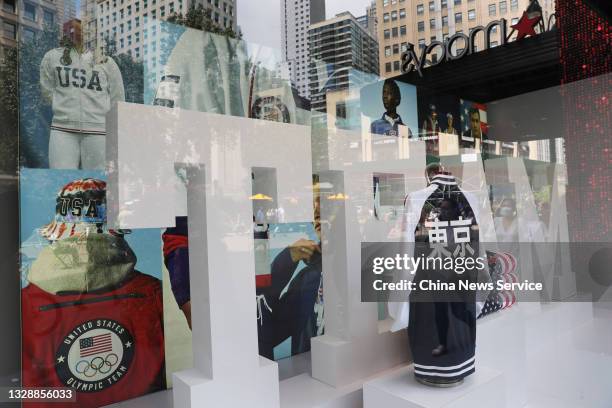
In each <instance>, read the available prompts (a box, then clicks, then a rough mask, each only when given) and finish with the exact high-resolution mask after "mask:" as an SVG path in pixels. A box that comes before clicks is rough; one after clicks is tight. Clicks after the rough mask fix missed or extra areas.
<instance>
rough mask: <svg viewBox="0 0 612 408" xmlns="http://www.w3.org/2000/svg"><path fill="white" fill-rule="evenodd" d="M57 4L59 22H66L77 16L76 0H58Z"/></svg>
mask: <svg viewBox="0 0 612 408" xmlns="http://www.w3.org/2000/svg"><path fill="white" fill-rule="evenodd" d="M56 4H57V18H58V20H59V24H64V23H66V22H68V21H70V20H72V19H75V18H76V17H77V10H76V8H77V6H76V1H75V0H57V3H56Z"/></svg>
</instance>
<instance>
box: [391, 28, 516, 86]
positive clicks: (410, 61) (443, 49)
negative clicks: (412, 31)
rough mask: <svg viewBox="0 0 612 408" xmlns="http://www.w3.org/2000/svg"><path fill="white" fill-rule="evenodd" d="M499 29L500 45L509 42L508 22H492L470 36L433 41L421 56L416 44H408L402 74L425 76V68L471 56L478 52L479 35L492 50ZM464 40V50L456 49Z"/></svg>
mask: <svg viewBox="0 0 612 408" xmlns="http://www.w3.org/2000/svg"><path fill="white" fill-rule="evenodd" d="M495 27H497V29H498V31H499V35H497V36H496V37H497V38H499V45H504V44H506V43H507V42H508V37H507V34H506V32H507V27H508V26H507V20H506V19H505V18H502V19H500V20H495V21H491V22H490V23H489V24H487V26H486V27H483V26H477V27H474V28H472V29H471V30H470V33H469V34H464V33H456V34H454V35H452V36H450V37H448V38H447V39H445V40H444V41H433V42H431V43H430V44H429V45H427V46H425V47H422V48H421V55H420V56H417V54H416V52H415V49H414V44H411V43H408V49H407V50H406V51H405V52H404V53H403V54H402V72H404V73H408V72H412V71H414V70H416V71H417V72H418V73H419V75H420V76H423V68H425V67H435V66H436V65H440V64H441V63H443V62H446V61H454V60H458V59H461V58H463V57H465V56H466V55H471V54H473V53H474V52H475V51H476V37H477V35H478V34H479V33H483V34H484V44H485V45H484V48H485V49H489V48H491V37H492V33H493V31H494V30H495ZM460 39H461V40H462V44H463V48H459V47H455V45H456V44H457V42H458V41H459V40H460ZM453 47H455V49H453ZM431 54H437V58H431V57H430V58H428V56H430V55H431Z"/></svg>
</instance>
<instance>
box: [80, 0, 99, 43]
mask: <svg viewBox="0 0 612 408" xmlns="http://www.w3.org/2000/svg"><path fill="white" fill-rule="evenodd" d="M81 29H82V30H83V32H82V34H81V35H82V36H83V46H84V47H85V48H86V49H90V50H95V49H96V38H97V37H98V30H96V0H81Z"/></svg>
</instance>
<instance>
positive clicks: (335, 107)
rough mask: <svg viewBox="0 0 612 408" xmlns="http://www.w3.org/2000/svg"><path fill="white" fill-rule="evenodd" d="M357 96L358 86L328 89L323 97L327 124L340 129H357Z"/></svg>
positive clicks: (358, 116)
mask: <svg viewBox="0 0 612 408" xmlns="http://www.w3.org/2000/svg"><path fill="white" fill-rule="evenodd" d="M359 96H360V95H359V88H350V90H349V88H345V89H339V90H334V91H328V92H327V95H326V98H325V103H326V112H327V123H328V125H329V126H330V127H335V128H340V129H359V127H360V125H361V123H360V121H361V112H360V109H359V106H360V99H359Z"/></svg>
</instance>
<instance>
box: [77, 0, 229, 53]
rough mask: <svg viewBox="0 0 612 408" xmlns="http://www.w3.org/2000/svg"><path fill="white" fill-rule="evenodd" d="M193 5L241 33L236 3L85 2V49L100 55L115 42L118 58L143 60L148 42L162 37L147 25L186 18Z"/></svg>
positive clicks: (203, 0) (170, 0) (162, 0)
mask: <svg viewBox="0 0 612 408" xmlns="http://www.w3.org/2000/svg"><path fill="white" fill-rule="evenodd" d="M192 4H194V5H196V6H197V5H198V4H202V5H203V6H204V8H205V9H208V10H210V13H211V19H212V21H213V23H215V24H217V25H219V26H220V27H223V28H231V29H233V30H237V20H236V15H237V14H236V0H195V1H190V0H186V1H183V0H159V1H158V0H125V1H123V0H119V1H117V0H83V5H82V14H83V27H84V31H85V32H84V34H83V37H84V39H85V45H86V46H87V47H88V48H92V49H95V50H96V53H97V54H98V55H100V54H102V53H103V51H104V47H105V46H106V42H107V39H109V40H114V45H115V47H116V51H117V53H118V54H128V55H130V56H132V57H133V58H134V59H136V60H140V59H142V57H143V55H144V54H146V53H147V50H146V48H145V47H144V43H146V42H147V41H146V40H147V38H148V37H156V36H157V35H159V33H158V32H156V31H151V32H149V31H148V24H147V22H148V21H150V20H166V19H167V18H168V17H170V16H171V15H172V14H174V13H182V14H185V12H186V11H187V10H188V9H189V7H190V6H191V5H192ZM153 26H154V27H155V25H153Z"/></svg>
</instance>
